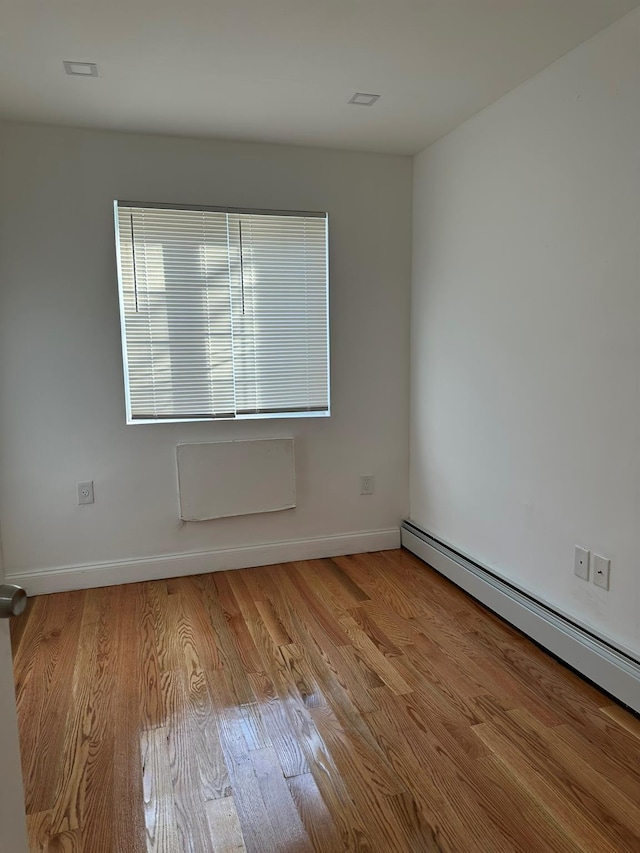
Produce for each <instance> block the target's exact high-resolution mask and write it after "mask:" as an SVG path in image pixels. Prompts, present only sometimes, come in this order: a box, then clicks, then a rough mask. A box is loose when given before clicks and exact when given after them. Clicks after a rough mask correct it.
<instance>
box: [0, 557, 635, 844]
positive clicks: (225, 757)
mask: <svg viewBox="0 0 640 853" xmlns="http://www.w3.org/2000/svg"><path fill="white" fill-rule="evenodd" d="M12 634H13V643H14V658H15V674H16V685H17V698H18V714H19V722H20V729H21V741H22V755H23V765H24V780H25V796H26V805H27V813H28V824H29V833H30V839H31V850H32V851H47V853H54V851H69V853H76V851H83V852H84V853H107V851H109V853H111V851H113V853H146V851H149V853H152V851H153V853H156V852H157V853H182V851H188V853H203V851H207V853H209V851H212V853H231V851H243V850H246V851H249V853H276V851H277V853H311V851H322V853H339V852H340V851H370V853H374V851H375V853H394V851H395V852H396V853H414V851H415V853H419V851H451V853H468V851H478V853H498V851H514V850H517V851H523V853H536V851H554V853H559V852H560V851H578V850H580V851H593V853H621V851H634V853H637V851H640V723H639V722H638V720H637V719H636V718H635V717H633V716H632V715H630V714H629V713H627V712H626V711H624V710H623V709H622V708H620V707H619V706H617V705H616V704H614V703H613V702H612V700H611V699H609V698H608V697H606V696H604V695H603V694H601V693H600V692H598V691H597V690H595V689H594V688H593V687H591V686H590V685H588V684H587V683H585V682H584V681H582V680H581V679H580V678H579V677H577V676H576V675H574V674H573V673H572V672H570V671H569V670H567V669H566V668H564V667H563V666H561V665H560V664H559V663H557V662H556V661H555V660H553V659H552V658H551V657H549V656H548V655H546V654H545V653H544V652H542V651H541V650H540V649H539V648H537V647H536V646H535V645H533V644H532V643H530V642H529V641H528V640H527V639H525V638H524V637H523V636H522V635H520V634H519V633H518V632H516V631H514V630H512V629H511V628H509V627H508V626H506V625H505V624H504V623H503V622H501V621H500V620H499V619H497V618H496V617H494V616H493V615H492V614H490V613H489V612H488V611H486V610H485V609H483V608H482V607H481V606H479V605H478V604H476V603H475V602H474V601H472V600H471V599H470V598H468V597H467V596H466V595H465V594H464V593H462V592H461V591H459V590H458V589H456V588H455V587H454V586H452V585H451V584H449V583H448V582H447V581H445V580H444V579H443V578H441V577H440V576H439V575H437V574H436V573H435V572H433V571H431V570H430V569H428V568H427V567H426V566H425V565H424V564H423V563H421V562H420V561H418V560H417V559H415V558H414V557H413V556H412V555H410V554H409V553H407V552H405V551H393V552H385V553H379V554H369V555H362V556H353V557H338V558H335V559H334V560H314V561H310V562H301V563H295V564H287V565H280V566H272V567H268V568H260V569H247V570H244V571H235V572H221V573H217V574H210V575H200V576H197V577H189V578H179V579H176V580H169V581H154V582H150V583H143V584H132V585H127V586H119V587H109V588H105V589H94V590H87V591H80V592H70V593H60V594H57V595H49V596H42V597H39V598H36V599H34V600H33V602H32V603H31V606H30V608H29V611H28V613H27V615H26V617H22V618H21V619H19V620H16V621H15V622H14V624H13V626H12Z"/></svg>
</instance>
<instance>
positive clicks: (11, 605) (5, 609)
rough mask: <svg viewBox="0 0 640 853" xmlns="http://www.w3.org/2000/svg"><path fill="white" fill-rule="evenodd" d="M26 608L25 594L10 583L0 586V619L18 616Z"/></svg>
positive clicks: (20, 588) (19, 587)
mask: <svg viewBox="0 0 640 853" xmlns="http://www.w3.org/2000/svg"><path fill="white" fill-rule="evenodd" d="M26 606H27V593H26V592H25V591H24V590H23V589H22V587H21V586H14V585H13V584H12V583H2V584H0V619H8V618H9V617H10V616H19V615H20V614H21V613H23V612H24V609H25V607H26Z"/></svg>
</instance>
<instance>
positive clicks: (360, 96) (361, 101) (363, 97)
mask: <svg viewBox="0 0 640 853" xmlns="http://www.w3.org/2000/svg"><path fill="white" fill-rule="evenodd" d="M379 97H380V95H369V94H367V93H366V92H356V93H355V95H354V96H353V97H352V98H351V99H350V100H349V103H350V104H355V105H356V106H358V107H372V106H373V105H374V104H375V102H376V101H377V100H378V98H379Z"/></svg>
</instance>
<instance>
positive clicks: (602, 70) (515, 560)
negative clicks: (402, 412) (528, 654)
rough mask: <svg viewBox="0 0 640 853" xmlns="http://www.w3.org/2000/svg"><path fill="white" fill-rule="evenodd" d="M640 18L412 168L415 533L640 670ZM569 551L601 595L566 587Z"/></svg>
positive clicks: (575, 584) (622, 24)
mask: <svg viewBox="0 0 640 853" xmlns="http://www.w3.org/2000/svg"><path fill="white" fill-rule="evenodd" d="M639 32H640V13H638V12H634V13H631V14H630V15H628V16H627V17H625V18H623V19H621V20H620V21H619V22H618V23H616V24H614V25H613V26H612V27H610V28H608V29H607V30H604V31H603V32H602V33H600V34H599V35H598V36H596V37H595V38H593V39H592V40H590V41H589V42H587V43H585V44H584V45H582V46H581V47H579V48H577V49H576V50H575V51H573V52H572V53H570V54H568V55H567V56H566V57H564V58H562V59H561V60H559V61H558V62H556V63H555V64H554V65H552V66H550V67H549V68H548V69H546V70H545V71H544V72H542V73H541V74H539V75H537V76H536V77H534V78H532V79H531V80H530V81H528V82H527V83H525V84H524V85H522V86H521V87H519V88H518V89H516V90H514V91H513V92H511V93H510V94H509V95H507V96H505V97H504V98H502V99H501V100H499V101H497V102H496V103H495V104H493V105H492V106H490V107H489V108H487V109H486V110H484V111H483V112H482V113H479V114H478V115H477V116H475V117H474V118H472V119H471V120H469V121H468V122H466V123H465V124H463V125H461V126H460V127H459V128H458V129H457V130H455V131H454V132H452V133H451V134H449V135H448V136H446V137H444V138H443V139H441V140H440V141H438V142H437V143H435V144H434V145H433V146H432V147H430V148H429V149H427V150H426V151H424V152H422V153H421V154H420V155H419V156H418V157H417V158H416V161H415V165H414V239H413V258H414V276H413V292H412V356H411V375H412V379H411V401H412V402H411V455H410V460H411V462H410V469H411V478H410V479H411V483H410V506H411V510H410V511H411V518H412V519H413V520H414V521H415V522H416V523H417V524H419V525H420V526H422V527H424V528H426V529H428V530H429V531H431V532H432V533H434V534H435V535H436V536H439V537H441V538H442V539H444V540H446V541H448V542H449V543H451V544H452V545H454V546H456V547H457V548H459V549H461V550H462V551H464V552H465V553H467V554H468V555H470V556H472V557H475V558H476V559H478V560H480V561H481V562H483V563H484V564H485V565H487V566H489V567H491V568H493V569H494V570H495V571H497V572H499V573H500V574H501V575H503V576H505V577H506V578H508V579H509V580H511V581H513V582H515V583H516V584H518V585H519V586H520V587H522V588H524V589H526V590H528V591H531V592H533V593H534V594H535V595H537V596H538V597H540V598H541V599H544V600H545V601H547V602H550V603H551V604H553V605H554V606H555V607H557V608H558V609H561V610H562V611H564V612H566V613H569V614H570V615H572V616H573V617H574V618H576V619H578V620H580V621H581V622H584V623H586V624H588V625H590V626H592V627H593V628H595V629H596V630H597V631H599V632H602V633H604V634H606V635H607V636H608V637H610V638H612V639H614V640H615V641H616V642H618V643H620V644H623V645H624V646H626V647H627V648H630V649H632V650H634V651H635V652H638V651H640V622H639V613H640V606H639V605H640V263H639V250H640V160H639V152H640V39H639ZM576 543H577V544H580V545H582V546H583V547H585V548H588V549H590V550H591V551H592V552H596V553H599V554H603V555H605V556H607V557H610V558H611V561H612V563H611V565H612V568H611V589H610V591H609V592H604V591H602V590H599V589H597V588H596V587H595V586H594V585H593V584H592V583H585V582H584V581H582V580H580V579H578V578H576V577H575V576H574V575H573V549H574V545H575V544H576Z"/></svg>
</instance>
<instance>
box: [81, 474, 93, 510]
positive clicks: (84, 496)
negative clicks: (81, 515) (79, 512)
mask: <svg viewBox="0 0 640 853" xmlns="http://www.w3.org/2000/svg"><path fill="white" fill-rule="evenodd" d="M78 503H79V504H92V503H93V480H89V481H88V482H86V483H78Z"/></svg>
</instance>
